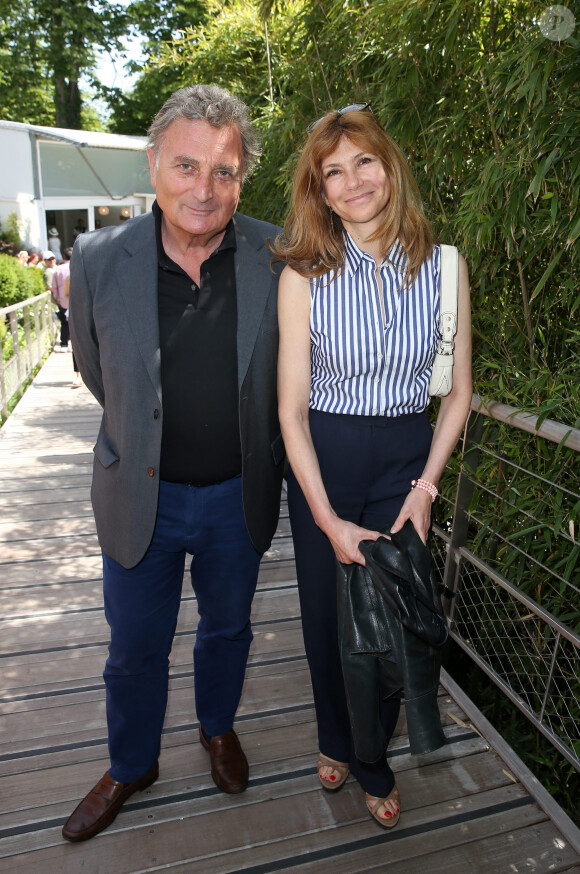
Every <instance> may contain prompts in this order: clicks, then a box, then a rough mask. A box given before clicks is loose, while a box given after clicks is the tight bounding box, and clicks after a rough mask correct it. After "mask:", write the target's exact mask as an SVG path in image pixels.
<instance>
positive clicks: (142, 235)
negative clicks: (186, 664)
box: [69, 213, 284, 568]
mask: <svg viewBox="0 0 580 874" xmlns="http://www.w3.org/2000/svg"><path fill="white" fill-rule="evenodd" d="M234 225H235V232H236V243H237V250H236V253H235V259H234V260H235V271H236V293H237V301H238V330H237V341H238V383H239V421H240V435H241V444H242V487H243V501H244V513H245V518H246V525H247V527H248V532H249V534H250V537H251V539H252V543H253V544H254V546H255V548H256V549H257V550H258V552H260V553H263V552H265V551H266V549H268V547H269V546H270V543H271V541H272V537H273V535H274V531H275V530H276V525H277V522H278V513H279V505H280V488H281V483H282V474H283V462H284V445H283V442H282V435H281V433H280V426H279V423H278V411H277V401H276V362H277V352H278V322H277V307H276V303H277V289H278V276H279V273H280V271H281V267H282V265H280V264H278V265H275V267H274V270H275V272H274V273H273V272H272V271H271V269H270V260H271V254H270V252H269V250H268V247H267V246H266V243H265V241H266V238H267V237H270V238H271V239H273V238H274V237H275V236H276V234H277V232H278V230H279V229H278V228H277V227H276V226H275V225H271V224H268V223H266V222H260V221H257V220H256V219H252V218H249V217H247V216H244V215H241V214H239V213H236V214H235V216H234ZM69 317H70V328H71V337H72V342H73V348H74V352H75V357H76V359H77V362H78V367H79V369H80V372H81V375H82V377H83V380H84V382H85V384H86V385H87V387H88V388H89V389H90V391H91V392H92V393H93V395H94V396H95V398H96V399H97V400H98V402H99V403H100V404H101V406H102V407H103V418H102V422H101V428H100V431H99V435H98V438H97V442H96V445H95V447H94V454H95V458H94V465H93V485H92V492H91V497H92V502H93V510H94V514H95V521H96V525H97V533H98V537H99V543H100V545H101V547H102V549H103V550H104V551H105V552H106V553H107V555H109V556H111V557H112V558H114V559H115V560H116V561H118V562H119V564H121V565H123V566H124V567H126V568H130V567H134V566H135V565H136V564H137V563H138V562H139V561H140V560H141V559H142V558H143V556H144V554H145V552H146V550H147V548H148V546H149V544H150V542H151V538H152V536H153V529H154V525H155V517H156V513H157V501H158V495H159V459H160V454H161V429H162V425H163V400H162V397H161V372H160V357H161V353H160V348H159V321H158V314H157V250H156V243H155V220H154V217H153V214H152V213H147V214H145V215H141V216H138V217H137V218H135V219H132V220H130V221H128V222H127V223H126V224H124V225H120V226H117V227H114V228H104V229H102V230H99V231H95V232H94V233H91V234H81V235H79V237H78V238H77V240H76V243H75V247H74V251H73V256H72V259H71V273H70V312H69Z"/></svg>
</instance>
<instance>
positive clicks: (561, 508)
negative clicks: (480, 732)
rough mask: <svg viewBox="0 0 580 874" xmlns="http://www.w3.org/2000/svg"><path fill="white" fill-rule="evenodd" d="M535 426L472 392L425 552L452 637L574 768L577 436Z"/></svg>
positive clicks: (579, 692)
mask: <svg viewBox="0 0 580 874" xmlns="http://www.w3.org/2000/svg"><path fill="white" fill-rule="evenodd" d="M537 422H538V417H536V416H530V415H528V414H525V413H522V412H520V411H518V410H516V409H514V408H513V407H508V406H506V405H505V404H498V403H495V402H483V401H482V400H481V399H480V398H479V397H477V396H476V395H474V396H473V400H472V405H471V413H470V416H469V419H468V423H467V427H466V431H465V438H464V455H463V466H462V470H461V472H460V474H459V481H458V486H457V493H456V497H455V502H454V504H453V514H452V521H451V522H449V521H448V522H447V523H445V522H443V523H442V524H436V525H435V526H434V532H435V534H436V537H435V538H434V544H433V555H434V561H435V564H436V566H437V567H438V569H439V571H440V573H441V574H442V576H443V580H444V584H445V585H446V586H447V588H448V589H450V590H451V591H452V592H453V593H454V595H453V596H452V598H451V599H450V600H449V601H448V606H447V616H448V621H449V627H450V636H451V637H452V638H453V639H454V640H455V641H456V642H457V643H458V644H459V646H460V647H461V648H462V649H463V650H464V651H465V652H466V653H467V654H468V655H469V656H470V657H471V658H472V659H473V660H474V661H475V662H476V663H477V665H478V666H479V667H480V668H481V669H482V670H483V671H484V672H485V674H487V676H488V677H490V678H491V679H492V680H493V682H494V683H496V684H497V686H499V688H500V689H501V690H502V691H503V692H504V693H505V695H506V696H507V697H508V698H509V699H510V701H512V702H513V704H514V705H515V706H516V707H517V708H519V710H520V711H521V712H522V713H524V714H525V716H526V717H527V718H528V719H529V721H530V722H531V723H532V724H533V725H534V726H535V727H536V728H538V729H539V730H540V731H541V732H542V734H543V735H544V736H545V737H547V738H548V739H549V740H550V742H551V743H552V744H553V745H554V746H555V747H556V748H557V749H558V750H559V752H560V753H561V754H562V755H563V756H564V757H565V758H566V759H567V761H568V762H570V764H571V765H572V766H573V767H574V768H575V769H576V770H578V771H580V637H579V636H578V634H577V633H576V631H575V630H574V627H573V625H574V626H575V628H576V629H578V627H579V623H580V542H579V541H578V535H577V530H578V515H579V511H580V494H579V493H578V478H577V462H578V456H577V452H578V451H579V450H580V430H578V429H574V428H567V427H565V426H564V425H561V424H560V423H558V422H553V421H550V420H545V421H543V422H542V423H541V424H540V426H539V427H538V429H537V430H536V425H537ZM523 432H528V434H529V435H531V436H527V435H526V434H525V433H523ZM518 441H524V444H525V442H526V441H527V444H528V445H527V447H526V446H525V445H524V446H523V448H522V450H521V451H520V452H518ZM529 441H534V444H535V445H534V446H533V447H530V445H529ZM545 441H549V442H548V443H546V442H545ZM554 443H555V444H557V447H556V446H554V445H553V444H554ZM546 447H550V449H549V451H546ZM530 449H532V450H533V451H532V452H530V451H529V450H530ZM526 450H527V451H526ZM526 455H527V456H528V458H530V457H533V458H535V461H534V464H533V465H531V464H528V467H526V466H525V464H523V463H522V457H525V456H526ZM532 466H533V467H534V469H533V470H532V469H530V468H531V467H532ZM555 471H557V474H556V473H555ZM546 474H547V475H546ZM556 478H557V479H558V482H556V481H555V479H556ZM451 503H452V502H451V501H449V504H451ZM448 509H449V510H451V507H450V506H449V508H448ZM443 515H445V514H443ZM448 515H450V513H449V514H448Z"/></svg>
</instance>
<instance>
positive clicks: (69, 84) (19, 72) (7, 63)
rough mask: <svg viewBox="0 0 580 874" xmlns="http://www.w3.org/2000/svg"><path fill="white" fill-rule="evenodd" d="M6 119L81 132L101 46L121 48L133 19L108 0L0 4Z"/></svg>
mask: <svg viewBox="0 0 580 874" xmlns="http://www.w3.org/2000/svg"><path fill="white" fill-rule="evenodd" d="M0 21H1V24H0V117H2V118H7V119H9V120H11V121H22V122H28V123H32V124H47V125H56V126H57V127H67V128H80V127H81V123H82V119H81V105H82V99H81V94H80V90H79V82H80V79H81V76H83V75H84V74H89V73H90V72H91V71H92V69H93V67H94V65H95V47H103V48H105V49H107V50H108V51H109V50H111V49H114V48H120V47H121V44H120V37H121V36H122V35H123V34H124V33H125V32H126V29H127V21H128V19H127V14H126V11H125V9H124V7H123V6H122V5H120V4H116V3H109V2H107V0H90V2H88V3H87V2H86V0H68V2H67V3H56V2H54V0H0Z"/></svg>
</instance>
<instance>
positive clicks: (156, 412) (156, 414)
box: [153, 410, 159, 419]
mask: <svg viewBox="0 0 580 874" xmlns="http://www.w3.org/2000/svg"><path fill="white" fill-rule="evenodd" d="M153 418H154V419H158V418H159V410H153Z"/></svg>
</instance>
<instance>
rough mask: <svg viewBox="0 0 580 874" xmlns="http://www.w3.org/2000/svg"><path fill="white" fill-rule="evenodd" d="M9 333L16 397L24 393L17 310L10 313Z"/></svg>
mask: <svg viewBox="0 0 580 874" xmlns="http://www.w3.org/2000/svg"><path fill="white" fill-rule="evenodd" d="M10 333H11V334H12V354H13V355H14V357H15V358H16V380H17V384H16V391H17V392H18V397H19V398H21V397H22V395H23V393H24V392H23V389H22V384H23V382H24V380H23V379H22V356H21V355H20V342H19V339H18V311H12V312H11V313H10Z"/></svg>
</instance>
